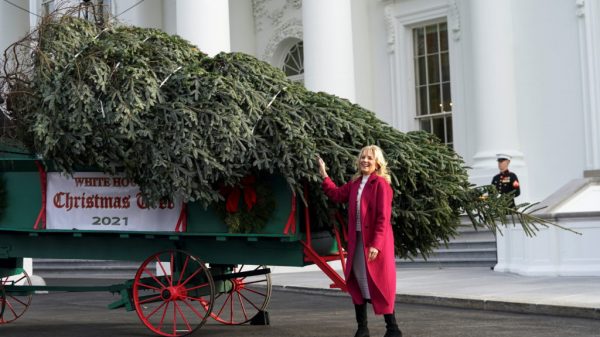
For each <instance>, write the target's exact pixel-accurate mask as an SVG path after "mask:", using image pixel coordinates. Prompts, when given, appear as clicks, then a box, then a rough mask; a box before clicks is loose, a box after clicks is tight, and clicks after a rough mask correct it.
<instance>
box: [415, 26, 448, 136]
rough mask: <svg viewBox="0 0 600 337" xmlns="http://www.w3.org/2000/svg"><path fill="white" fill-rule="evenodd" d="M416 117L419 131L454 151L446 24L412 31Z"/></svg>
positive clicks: (422, 27) (417, 28)
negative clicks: (431, 135)
mask: <svg viewBox="0 0 600 337" xmlns="http://www.w3.org/2000/svg"><path fill="white" fill-rule="evenodd" d="M413 44H414V66H415V94H416V109H417V111H416V117H415V119H416V120H417V122H418V125H419V129H421V130H424V131H427V132H431V133H433V134H434V135H436V136H437V137H438V138H439V139H440V140H441V141H442V142H443V143H445V144H446V145H448V146H450V147H453V139H452V138H453V137H452V96H451V92H450V57H449V51H448V25H447V23H446V22H439V23H433V24H427V25H424V26H421V27H416V28H413Z"/></svg>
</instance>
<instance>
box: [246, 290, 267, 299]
mask: <svg viewBox="0 0 600 337" xmlns="http://www.w3.org/2000/svg"><path fill="white" fill-rule="evenodd" d="M242 290H246V291H249V292H251V293H255V294H257V295H260V296H263V297H266V296H267V294H264V293H261V292H260V291H256V290H254V289H250V288H244V289H242Z"/></svg>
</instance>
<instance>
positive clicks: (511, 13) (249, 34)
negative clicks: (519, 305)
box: [0, 0, 600, 275]
mask: <svg viewBox="0 0 600 337" xmlns="http://www.w3.org/2000/svg"><path fill="white" fill-rule="evenodd" d="M71 2H76V1H71ZM97 2H98V1H97ZM101 2H102V3H103V4H104V5H105V6H106V8H107V10H108V11H109V12H110V13H111V14H112V15H113V16H115V17H117V20H118V21H120V22H122V23H124V24H129V25H136V26H141V27H152V28H159V29H162V30H164V31H166V32H167V33H171V34H178V35H180V36H182V37H184V38H186V39H188V40H189V41H190V42H192V43H194V44H196V45H198V47H199V48H200V49H201V50H203V51H204V52H206V53H207V54H209V55H215V54H217V53H218V52H221V51H226V52H228V51H238V52H244V53H247V54H250V55H254V56H256V57H257V58H259V59H261V60H264V61H266V62H268V63H270V64H272V65H274V66H276V67H279V68H281V69H283V70H284V71H285V72H286V74H287V75H288V76H289V77H290V78H291V79H293V80H296V81H302V82H303V83H304V85H305V86H306V87H307V88H308V89H311V90H314V91H325V92H329V93H332V94H335V95H338V96H341V97H344V98H348V99H349V100H350V101H352V102H355V103H357V104H360V105H361V106H363V107H365V108H367V109H369V110H372V111H374V112H375V113H376V114H377V115H378V116H379V117H380V118H381V119H382V120H384V121H386V122H388V123H389V124H391V125H392V126H394V127H395V128H397V129H399V130H401V131H405V132H406V131H412V130H426V131H429V132H432V133H434V134H436V135H437V136H438V137H439V138H440V139H441V140H442V141H443V142H445V143H447V144H448V146H452V147H453V148H454V150H455V151H456V152H457V153H458V154H459V155H461V156H462V157H463V159H464V161H465V162H466V164H467V165H468V166H469V167H470V177H471V181H472V182H473V183H474V184H477V185H482V184H489V183H490V182H491V178H492V176H493V175H494V174H496V173H497V170H498V169H497V164H496V161H495V155H496V153H508V154H510V155H511V156H512V158H513V159H512V162H511V166H510V168H511V170H512V171H514V172H516V173H517V174H518V176H519V180H520V182H521V191H522V194H521V196H520V197H519V198H518V199H517V202H538V201H546V204H547V205H548V206H549V208H548V209H547V210H548V213H550V214H552V215H553V216H555V217H556V221H558V222H559V224H561V225H563V226H566V227H572V228H573V229H575V230H577V231H579V232H581V233H583V234H584V235H575V234H573V233H570V232H566V231H563V230H557V229H555V228H550V229H542V230H541V231H540V234H539V235H538V236H537V237H536V238H533V239H531V238H526V237H525V235H524V233H523V232H522V231H520V230H519V229H518V228H507V229H506V230H505V231H504V232H503V235H499V236H498V262H499V263H498V265H497V267H496V269H497V270H500V271H510V272H517V273H521V274H528V275H600V253H599V252H597V249H595V243H594V242H597V241H598V240H599V239H600V192H599V191H598V190H599V188H598V186H599V184H600V183H598V179H597V178H594V177H595V176H596V175H597V174H598V172H600V3H598V2H597V1H592V0H554V1H551V2H548V1H545V0H518V1H517V0H489V1H480V0H327V1H323V0H145V1H137V0H105V1H101ZM53 6H55V1H51V0H29V1H26V0H11V1H10V2H9V1H0V25H1V29H0V32H2V33H0V48H1V49H2V50H3V49H4V48H5V47H6V46H8V45H9V44H10V43H12V42H13V41H15V40H16V39H18V38H19V37H20V36H23V35H24V34H26V33H27V32H28V31H29V29H31V27H34V26H35V25H36V23H37V21H38V20H39V18H38V15H42V14H43V13H44V12H45V11H49V10H52V8H53ZM19 7H20V8H19ZM582 179H583V180H585V183H582ZM574 181H577V182H578V183H577V184H579V185H577V184H576V185H577V186H580V188H579V189H574V188H573V187H572V186H574V185H573V184H574V183H573V182H574ZM569 186H571V187H569ZM567 192H568V193H567ZM574 198H575V199H577V198H580V199H581V200H579V199H578V200H579V201H578V204H580V205H581V204H585V205H589V206H585V207H583V208H581V207H580V208H577V207H576V208H575V211H573V208H572V207H571V206H570V207H571V208H569V209H565V208H561V207H562V206H564V205H565V202H571V203H572V200H573V199H574ZM569 200H571V201H569ZM561 209H563V210H565V211H564V212H562V213H564V214H563V215H562V216H561V215H560V214H561Z"/></svg>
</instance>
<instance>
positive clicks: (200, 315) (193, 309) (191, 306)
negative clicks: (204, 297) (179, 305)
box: [182, 298, 208, 319]
mask: <svg viewBox="0 0 600 337" xmlns="http://www.w3.org/2000/svg"><path fill="white" fill-rule="evenodd" d="M182 302H183V303H185V304H186V305H187V306H188V307H189V308H190V310H192V311H193V312H194V313H195V314H196V315H197V316H198V317H199V318H202V319H204V317H205V316H204V315H202V314H201V313H199V312H198V310H196V308H194V306H193V305H191V304H190V303H188V301H186V299H185V298H184V299H183V300H182ZM198 302H200V301H198ZM206 303H207V302H206V301H204V303H202V302H200V304H201V305H202V306H205V305H207V304H206ZM206 309H208V308H206Z"/></svg>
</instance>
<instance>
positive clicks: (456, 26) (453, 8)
mask: <svg viewBox="0 0 600 337" xmlns="http://www.w3.org/2000/svg"><path fill="white" fill-rule="evenodd" d="M448 7H449V13H448V15H449V21H450V22H449V24H450V27H449V28H450V31H451V32H452V38H453V39H454V41H458V40H460V35H461V27H460V10H459V9H458V3H457V0H448Z"/></svg>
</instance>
